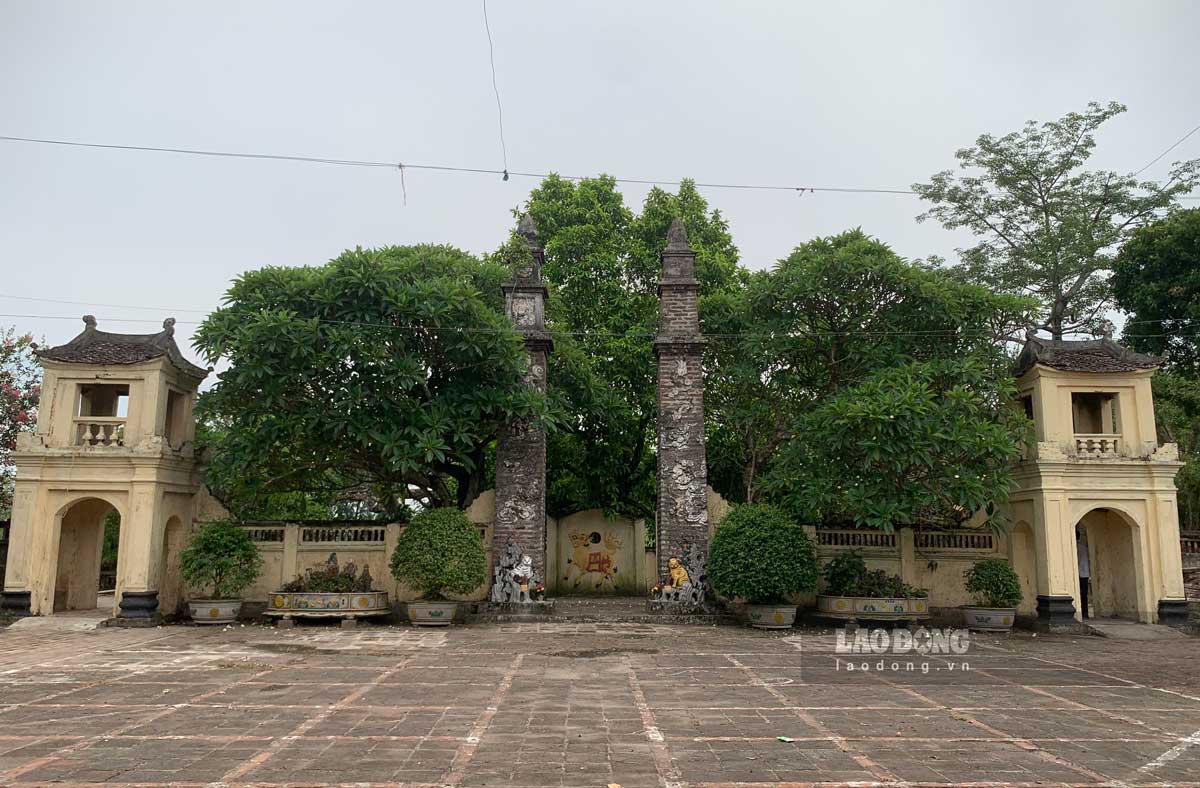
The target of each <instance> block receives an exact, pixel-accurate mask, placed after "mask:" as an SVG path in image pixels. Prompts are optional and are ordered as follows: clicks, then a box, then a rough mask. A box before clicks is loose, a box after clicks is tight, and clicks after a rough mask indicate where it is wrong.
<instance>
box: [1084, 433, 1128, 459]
mask: <svg viewBox="0 0 1200 788" xmlns="http://www.w3.org/2000/svg"><path fill="white" fill-rule="evenodd" d="M1075 453H1076V454H1077V455H1079V456H1080V457H1092V458H1098V457H1116V456H1118V455H1119V454H1120V453H1121V436H1120V435H1117V434H1109V433H1091V434H1083V433H1076V435H1075Z"/></svg>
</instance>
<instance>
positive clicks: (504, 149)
mask: <svg viewBox="0 0 1200 788" xmlns="http://www.w3.org/2000/svg"><path fill="white" fill-rule="evenodd" d="M483 29H484V31H485V32H487V40H488V63H489V64H490V65H491V67H492V92H493V93H495V94H496V116H497V120H498V122H499V124H500V154H501V155H502V156H503V157H504V180H508V145H506V144H505V143H504V107H502V106H501V105H500V87H499V86H498V85H497V84H496V50H495V47H493V46H492V28H491V26H490V25H489V24H488V15H487V0H483Z"/></svg>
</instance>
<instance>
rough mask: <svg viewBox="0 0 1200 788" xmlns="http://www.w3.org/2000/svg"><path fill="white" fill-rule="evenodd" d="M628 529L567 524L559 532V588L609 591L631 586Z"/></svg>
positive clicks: (566, 590)
mask: <svg viewBox="0 0 1200 788" xmlns="http://www.w3.org/2000/svg"><path fill="white" fill-rule="evenodd" d="M632 536H633V534H632V533H631V529H630V528H628V527H622V526H619V525H618V526H602V527H599V528H587V527H569V528H563V530H561V531H560V532H559V553H560V556H559V564H558V565H559V578H558V580H559V583H558V586H559V591H560V592H561V593H567V594H572V593H575V594H612V593H617V592H618V591H619V590H620V591H622V592H624V591H627V590H628V589H629V588H631V587H632V586H633V584H634V583H635V578H634V564H633V560H634V551H633V549H632V548H633V545H632V541H633V540H632Z"/></svg>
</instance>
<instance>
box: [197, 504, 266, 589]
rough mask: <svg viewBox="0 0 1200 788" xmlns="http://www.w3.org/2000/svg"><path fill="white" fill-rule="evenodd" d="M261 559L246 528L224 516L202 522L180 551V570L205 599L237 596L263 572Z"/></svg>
mask: <svg viewBox="0 0 1200 788" xmlns="http://www.w3.org/2000/svg"><path fill="white" fill-rule="evenodd" d="M262 567H263V560H262V556H260V555H259V554H258V548H257V547H255V546H254V540H252V539H251V538H250V534H249V533H247V532H246V529H244V528H240V527H238V526H237V525H235V524H234V523H231V522H228V521H227V520H218V521H216V522H211V523H205V524H204V525H202V526H200V528H199V529H198V530H197V531H196V532H195V533H194V534H192V538H191V541H189V542H188V546H187V547H185V548H184V549H183V552H181V553H180V554H179V571H180V572H181V573H182V575H183V579H184V580H186V581H187V584H188V585H189V586H191V587H192V588H195V589H199V590H200V591H201V592H203V591H206V590H209V589H211V590H212V596H211V597H205V598H206V599H237V598H238V596H239V595H240V594H241V593H242V592H243V591H245V590H246V589H247V588H249V587H250V586H252V585H253V584H254V581H255V580H257V579H258V575H259V573H261V572H262Z"/></svg>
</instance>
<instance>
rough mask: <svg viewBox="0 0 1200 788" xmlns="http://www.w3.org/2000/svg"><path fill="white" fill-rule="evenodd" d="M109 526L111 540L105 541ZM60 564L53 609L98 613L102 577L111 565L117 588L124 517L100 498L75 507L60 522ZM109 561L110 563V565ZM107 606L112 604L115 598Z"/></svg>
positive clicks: (112, 577)
mask: <svg viewBox="0 0 1200 788" xmlns="http://www.w3.org/2000/svg"><path fill="white" fill-rule="evenodd" d="M106 521H107V522H108V531H109V539H107V540H106V539H105V530H106V529H105V523H106ZM59 523H60V525H59V534H58V561H57V564H56V567H55V573H54V594H53V609H54V612H55V613H60V612H63V611H67V610H94V609H95V608H97V607H100V606H101V602H100V601H99V600H100V596H101V594H100V592H101V590H102V585H104V584H102V583H101V575H102V570H103V569H104V568H105V567H106V565H111V567H112V569H111V573H110V574H105V579H108V578H109V577H111V579H112V585H114V586H115V582H116V570H117V561H118V555H119V543H120V527H121V526H120V523H121V516H120V513H119V512H117V510H116V509H115V508H114V507H113V505H112V504H111V503H109V502H108V501H105V500H101V499H100V498H84V499H82V500H79V501H76V502H75V503H73V504H71V505H70V506H69V507H68V508H67V509H66V510H65V511H64V512H63V513H62V516H61V517H60V519H59ZM106 558H107V559H108V560H107V562H106ZM107 604H112V600H111V597H110V598H109V599H108V601H107Z"/></svg>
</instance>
